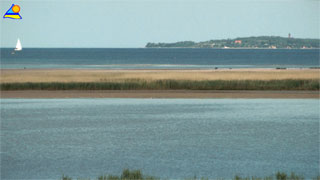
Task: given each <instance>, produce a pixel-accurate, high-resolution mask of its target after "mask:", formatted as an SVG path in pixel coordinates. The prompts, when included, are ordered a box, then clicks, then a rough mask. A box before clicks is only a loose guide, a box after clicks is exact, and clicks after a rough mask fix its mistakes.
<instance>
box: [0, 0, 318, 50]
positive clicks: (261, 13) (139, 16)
mask: <svg viewBox="0 0 320 180" xmlns="http://www.w3.org/2000/svg"><path fill="white" fill-rule="evenodd" d="M12 3H15V4H18V5H20V7H21V11H20V14H21V16H22V18H23V19H22V20H12V19H3V18H2V19H1V28H0V29H1V47H14V46H15V44H16V40H17V38H18V37H19V38H20V39H21V42H22V46H23V47H144V46H145V44H146V43H147V42H176V41H185V40H192V41H206V40H210V39H221V38H236V37H246V36H260V35H268V36H269V35H275V36H285V37H286V36H288V33H289V32H290V33H291V34H292V36H293V37H296V38H319V37H320V35H319V21H320V19H319V13H320V11H319V9H320V1H319V0H0V12H1V16H3V15H4V13H5V12H6V11H7V10H8V8H9V7H10V6H11V4H12Z"/></svg>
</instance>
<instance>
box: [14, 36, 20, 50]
mask: <svg viewBox="0 0 320 180" xmlns="http://www.w3.org/2000/svg"><path fill="white" fill-rule="evenodd" d="M14 50H15V51H21V50H22V46H21V42H20V39H19V38H18V41H17V45H16V48H15V49H14Z"/></svg>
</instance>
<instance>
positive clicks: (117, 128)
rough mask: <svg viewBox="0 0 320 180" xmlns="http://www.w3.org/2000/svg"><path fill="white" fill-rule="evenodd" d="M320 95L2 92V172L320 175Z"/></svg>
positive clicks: (13, 175) (11, 175) (42, 175)
mask: <svg viewBox="0 0 320 180" xmlns="http://www.w3.org/2000/svg"><path fill="white" fill-rule="evenodd" d="M319 107H320V106H319V100H317V99H1V179H48V178H49V179H52V178H53V179H58V178H60V177H61V176H62V174H65V175H68V176H71V177H74V178H80V177H83V178H85V177H87V178H88V177H91V178H96V177H97V176H99V175H102V174H120V173H121V171H122V170H123V169H124V168H130V169H141V170H142V171H143V173H145V174H149V175H154V176H158V177H162V178H186V177H194V175H196V176H197V177H201V176H204V177H209V178H216V177H223V178H231V177H233V176H234V175H240V176H268V175H273V174H274V173H275V172H277V171H284V172H287V173H290V172H291V171H294V172H295V173H297V174H302V175H304V176H305V177H306V178H312V177H316V176H317V175H319V165H320V162H319V159H320V157H319Z"/></svg>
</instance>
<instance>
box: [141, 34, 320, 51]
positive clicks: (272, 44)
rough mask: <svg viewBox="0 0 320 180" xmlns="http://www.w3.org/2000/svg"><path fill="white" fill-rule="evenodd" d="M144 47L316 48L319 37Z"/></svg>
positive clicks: (160, 44) (225, 40)
mask: <svg viewBox="0 0 320 180" xmlns="http://www.w3.org/2000/svg"><path fill="white" fill-rule="evenodd" d="M146 48H237V49H241V48H243V49H256V48H257V49H258V48H263V49H278V48H280V49H316V48H320V39H302V38H292V37H291V36H290V34H289V36H288V37H280V36H258V37H241V38H235V39H221V40H210V41H204V42H193V41H181V42H175V43H148V44H147V45H146Z"/></svg>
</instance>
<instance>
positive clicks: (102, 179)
mask: <svg viewBox="0 0 320 180" xmlns="http://www.w3.org/2000/svg"><path fill="white" fill-rule="evenodd" d="M208 179H209V178H203V177H202V178H197V177H196V176H195V177H193V178H185V180H208ZM217 179H219V180H223V178H217ZM233 179H234V180H304V177H303V176H299V175H296V174H295V173H293V172H292V173H291V174H290V175H287V174H286V173H284V172H277V173H276V174H275V175H274V176H267V177H263V178H261V177H240V176H235V177H234V178H233ZM62 180H72V178H70V177H68V176H64V175H63V176H62ZM98 180H160V178H156V177H153V176H145V175H143V174H142V172H141V171H140V170H132V171H130V170H129V169H124V170H123V171H122V174H121V175H120V176H116V175H103V176H99V177H98ZM313 180H320V176H318V177H316V178H313Z"/></svg>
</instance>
